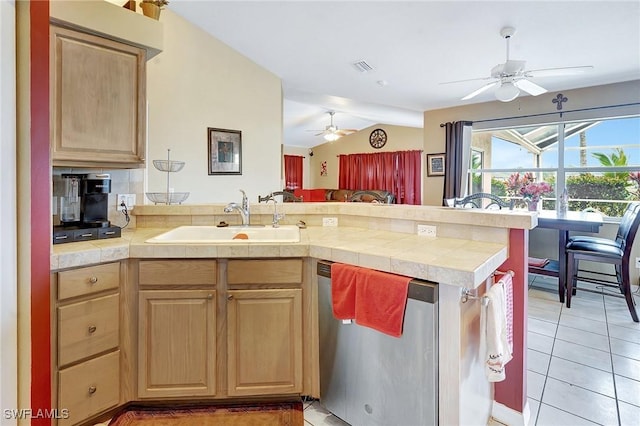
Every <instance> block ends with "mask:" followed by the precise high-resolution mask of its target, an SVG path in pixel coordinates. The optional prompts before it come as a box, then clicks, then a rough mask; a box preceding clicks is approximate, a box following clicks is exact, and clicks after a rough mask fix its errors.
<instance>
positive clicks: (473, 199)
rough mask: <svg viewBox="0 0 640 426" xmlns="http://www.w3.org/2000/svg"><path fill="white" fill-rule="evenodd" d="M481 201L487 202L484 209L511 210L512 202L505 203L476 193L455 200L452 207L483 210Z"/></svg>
mask: <svg viewBox="0 0 640 426" xmlns="http://www.w3.org/2000/svg"><path fill="white" fill-rule="evenodd" d="M483 200H489V203H488V204H487V206H486V207H484V208H485V209H495V208H497V209H499V210H500V209H502V208H503V207H508V208H509V210H513V202H514V201H513V200H509V201H505V200H503V199H502V198H500V197H498V196H496V195H493V194H489V193H486V192H477V193H475V194H471V195H468V196H466V197H464V198H456V199H455V201H454V202H453V206H454V207H456V206H462V207H472V208H476V209H481V208H483Z"/></svg>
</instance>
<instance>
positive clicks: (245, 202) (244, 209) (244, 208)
mask: <svg viewBox="0 0 640 426" xmlns="http://www.w3.org/2000/svg"><path fill="white" fill-rule="evenodd" d="M240 192H242V205H241V206H239V205H238V203H229V204H227V206H226V207H225V208H224V212H225V213H232V212H233V211H234V210H237V211H238V213H240V217H241V218H242V224H243V225H249V222H250V221H251V213H250V211H249V199H248V198H247V193H246V192H244V191H243V190H242V189H241V190H240Z"/></svg>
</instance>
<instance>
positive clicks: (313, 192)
mask: <svg viewBox="0 0 640 426" xmlns="http://www.w3.org/2000/svg"><path fill="white" fill-rule="evenodd" d="M293 196H294V199H293V200H291V201H303V202H313V201H316V202H317V201H343V202H345V201H346V202H364V203H372V202H376V203H386V204H393V203H395V199H396V197H395V196H394V195H393V194H392V193H391V192H389V191H384V190H356V189H295V190H294V191H293ZM285 201H286V200H285Z"/></svg>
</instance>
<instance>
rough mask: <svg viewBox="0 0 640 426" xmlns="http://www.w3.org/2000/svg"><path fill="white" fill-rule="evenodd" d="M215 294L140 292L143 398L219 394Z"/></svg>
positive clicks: (140, 373)
mask: <svg viewBox="0 0 640 426" xmlns="http://www.w3.org/2000/svg"><path fill="white" fill-rule="evenodd" d="M215 296H216V293H215V291H213V290H148V291H141V292H140V293H139V298H140V299H139V325H138V326H139V332H138V339H139V340H138V351H139V353H138V396H139V397H140V398H150V397H151V398H152V397H177V396H199V395H206V396H211V395H215V392H216V387H215V383H216V297H215Z"/></svg>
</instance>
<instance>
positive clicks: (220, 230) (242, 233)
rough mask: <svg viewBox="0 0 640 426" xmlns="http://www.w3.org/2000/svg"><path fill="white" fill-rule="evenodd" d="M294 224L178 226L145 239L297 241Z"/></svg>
mask: <svg viewBox="0 0 640 426" xmlns="http://www.w3.org/2000/svg"><path fill="white" fill-rule="evenodd" d="M299 241H300V229H299V228H298V227H297V226H295V225H281V226H280V227H278V228H274V227H272V226H228V227H217V226H179V227H177V228H175V229H172V230H171V231H167V232H165V233H163V234H160V235H157V236H155V237H153V238H150V239H148V240H146V241H145V242H147V243H154V244H214V243H227V244H229V243H297V242H299Z"/></svg>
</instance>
